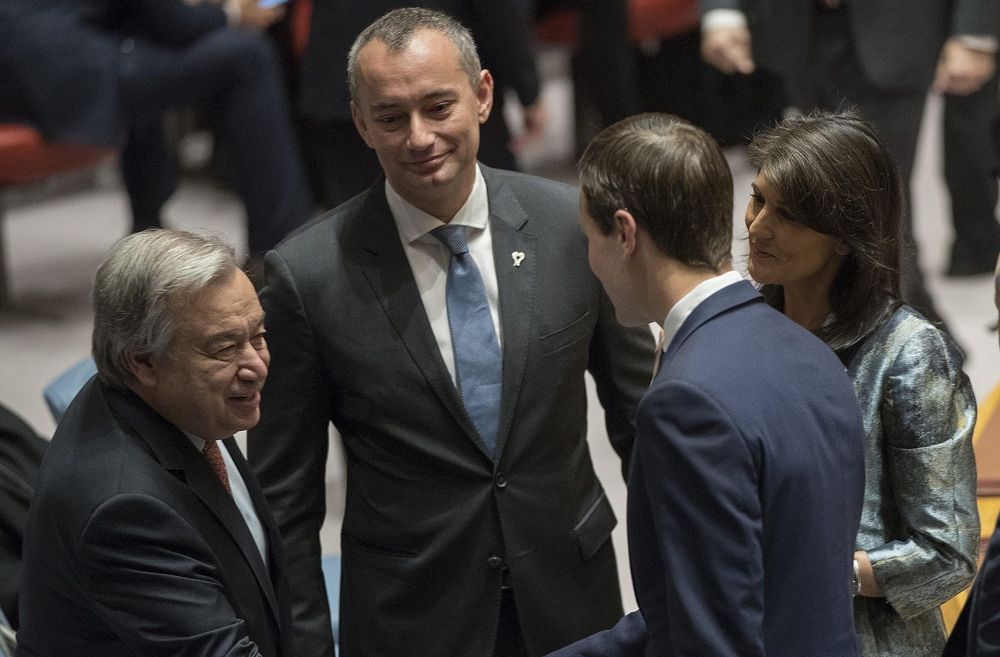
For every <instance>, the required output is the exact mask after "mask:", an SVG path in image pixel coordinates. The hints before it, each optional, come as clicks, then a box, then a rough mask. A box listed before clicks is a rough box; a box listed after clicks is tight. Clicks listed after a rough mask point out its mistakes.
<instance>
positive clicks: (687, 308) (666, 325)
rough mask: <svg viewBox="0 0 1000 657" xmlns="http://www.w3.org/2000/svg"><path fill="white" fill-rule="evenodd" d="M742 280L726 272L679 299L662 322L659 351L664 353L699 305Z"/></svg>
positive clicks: (736, 273)
mask: <svg viewBox="0 0 1000 657" xmlns="http://www.w3.org/2000/svg"><path fill="white" fill-rule="evenodd" d="M742 280H743V277H742V276H740V274H739V272H736V271H727V272H726V273H725V274H720V275H719V276H713V277H712V278H709V279H708V280H704V281H702V282H701V283H698V284H697V285H695V286H694V289H693V290H691V291H690V292H688V293H687V294H685V295H684V296H683V297H681V300H680V301H678V302H677V303H675V304H674V307H673V308H671V309H670V311H669V312H668V313H667V317H666V319H664V320H663V336H664V338H663V346H662V347H661V349H662V350H663V352H664V353H666V351H667V348H668V347H669V346H670V343H671V342H672V341H673V339H674V337H675V336H676V335H677V331H679V330H680V328H681V325H682V324H684V320H686V319H687V318H688V316H689V315H690V314H691V313H692V312H693V311H694V309H695V308H697V307H698V306H699V305H701V302H702V301H704V300H705V299H707V298H709V297H710V296H712V295H713V294H715V293H716V292H718V291H719V290H721V289H722V288H724V287H729V286H730V285H733V284H734V283H739V282H740V281H742Z"/></svg>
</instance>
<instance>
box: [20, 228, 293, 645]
mask: <svg viewBox="0 0 1000 657" xmlns="http://www.w3.org/2000/svg"><path fill="white" fill-rule="evenodd" d="M93 353H94V359H95V361H96V362H97V370H98V374H97V376H95V377H94V378H93V379H91V381H89V382H88V383H87V384H86V385H85V386H84V388H83V390H82V391H81V392H80V394H79V395H78V396H77V398H76V399H75V400H74V401H73V403H72V404H71V405H70V407H69V409H68V410H67V412H66V414H65V416H64V417H63V419H62V422H61V423H60V425H59V428H58V430H57V431H56V434H55V437H54V438H53V439H52V444H51V446H50V447H49V450H48V454H47V457H46V459H45V462H44V463H43V465H42V468H41V471H40V473H39V478H38V482H37V488H36V496H35V498H34V501H33V503H32V507H31V511H30V514H29V517H28V523H27V530H26V535H25V544H24V555H25V559H24V569H23V577H22V581H21V629H20V631H19V634H18V642H19V646H18V654H19V655H24V656H36V655H38V656H41V655H59V656H60V657H71V656H74V655H81V656H82V655H88V656H90V655H95V654H97V655H104V656H106V657H107V656H113V655H144V656H146V657H150V656H155V655H198V656H199V657H207V656H209V655H212V656H219V657H221V656H222V655H226V656H227V657H235V656H237V655H241V656H242V655H246V656H251V655H267V656H268V657H271V656H272V655H275V656H280V655H288V654H289V652H288V650H287V647H286V645H287V644H286V641H287V613H286V610H287V605H286V604H285V595H286V590H285V588H286V587H285V584H284V579H283V573H282V562H283V556H282V554H281V541H280V539H279V537H278V534H277V530H276V528H275V524H274V521H273V519H272V517H271V514H270V513H269V512H268V510H267V507H266V505H265V503H264V497H263V493H262V492H261V490H260V488H259V486H258V485H257V483H256V481H255V479H254V477H253V475H252V473H251V472H250V470H249V468H248V466H247V464H246V461H245V460H244V459H243V456H242V455H241V454H240V452H239V449H238V448H237V447H236V444H235V442H234V440H233V438H232V435H233V433H234V432H237V431H241V430H244V429H248V428H250V427H252V426H254V425H255V424H257V421H258V420H259V418H260V410H259V404H260V391H261V388H262V387H263V385H264V380H265V378H266V377H267V367H268V363H269V361H270V356H269V354H268V351H267V345H266V343H265V341H264V312H263V310H262V309H261V307H260V304H259V303H258V301H257V295H256V294H255V292H254V288H253V286H252V285H251V284H250V281H249V280H248V279H247V277H246V275H245V274H244V273H243V272H242V271H240V269H239V267H238V265H237V262H236V259H235V256H234V253H233V251H232V249H230V248H229V247H228V246H226V245H225V244H223V243H222V242H220V241H219V240H218V239H216V238H214V237H205V236H200V235H196V234H192V233H186V232H179V231H169V230H149V231H144V232H142V233H137V234H134V235H130V236H128V237H125V238H123V239H121V240H119V241H118V242H117V243H116V244H115V245H114V246H113V247H112V248H111V253H110V255H109V256H108V258H107V259H106V260H105V261H104V263H103V264H102V265H101V267H100V269H99V270H98V272H97V279H96V281H95V285H94V333H93ZM220 445H221V447H222V448H221V449H220Z"/></svg>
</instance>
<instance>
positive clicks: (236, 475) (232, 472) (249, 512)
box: [184, 431, 270, 567]
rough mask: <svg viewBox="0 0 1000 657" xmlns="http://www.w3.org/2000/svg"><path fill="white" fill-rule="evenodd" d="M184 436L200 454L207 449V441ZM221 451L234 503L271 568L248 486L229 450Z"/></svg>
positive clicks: (262, 529)
mask: <svg viewBox="0 0 1000 657" xmlns="http://www.w3.org/2000/svg"><path fill="white" fill-rule="evenodd" d="M184 435H185V436H187V437H188V440H190V441H191V444H192V445H194V446H195V448H196V449H197V450H198V453H199V454H200V453H201V450H203V449H205V441H204V440H203V439H202V438H199V437H198V436H195V435H194V434H190V433H187V432H186V431H185V432H184ZM219 451H220V452H222V460H223V462H224V463H225V464H226V476H227V477H229V489H230V490H231V491H232V492H233V501H234V502H236V508H237V509H239V510H240V515H242V516H243V521H244V522H246V524H247V528H248V529H249V530H250V535H251V536H253V542H254V543H256V544H257V549H258V550H260V558H261V559H263V560H264V565H265V566H268V567H270V564H268V562H267V536H266V535H265V534H264V526H263V525H262V524H260V518H259V517H257V510H256V509H254V506H253V500H252V499H250V491H249V490H248V489H247V484H246V482H245V481H243V477H242V475H240V471H239V469H237V467H236V464H235V463H233V457H231V456H230V455H229V450H228V449H226V447H225V445H222V444H221V443H220V444H219Z"/></svg>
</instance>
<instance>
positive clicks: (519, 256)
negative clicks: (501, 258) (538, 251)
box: [510, 251, 524, 267]
mask: <svg viewBox="0 0 1000 657" xmlns="http://www.w3.org/2000/svg"><path fill="white" fill-rule="evenodd" d="M510 257H511V258H513V259H514V266H515V267H520V266H521V261H522V260H524V253H523V252H521V251H514V252H513V253H511V254H510Z"/></svg>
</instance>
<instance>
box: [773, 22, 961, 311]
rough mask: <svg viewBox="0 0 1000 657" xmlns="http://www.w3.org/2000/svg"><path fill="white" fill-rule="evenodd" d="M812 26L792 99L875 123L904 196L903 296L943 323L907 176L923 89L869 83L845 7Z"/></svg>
mask: <svg viewBox="0 0 1000 657" xmlns="http://www.w3.org/2000/svg"><path fill="white" fill-rule="evenodd" d="M815 30H816V34H815V39H814V40H813V44H814V48H813V53H812V56H811V60H812V61H811V62H810V64H811V66H809V67H808V69H807V70H808V71H809V73H808V79H807V80H793V81H790V82H791V84H790V94H791V99H792V102H793V104H795V105H797V106H798V107H800V108H801V109H803V110H808V109H811V108H823V109H828V110H839V109H847V108H849V107H854V108H855V109H857V110H858V111H859V112H860V113H861V115H862V116H864V118H865V119H867V120H868V121H869V122H870V123H871V124H872V125H873V126H874V127H875V130H876V131H877V132H878V134H879V136H880V137H881V139H882V142H883V143H884V144H885V147H886V148H887V149H888V150H889V152H890V153H892V155H893V158H894V159H895V161H896V166H897V167H898V169H899V175H900V177H901V178H902V182H903V191H904V198H905V199H906V208H907V209H906V210H905V211H904V216H903V226H902V231H901V232H902V235H901V242H900V245H901V249H900V264H899V274H900V288H901V292H902V297H903V300H904V301H906V303H908V304H910V305H911V306H913V307H914V308H916V309H917V311H919V312H920V313H921V314H922V315H924V317H926V318H927V319H928V320H930V321H932V322H935V323H937V324H938V325H940V326H943V325H944V323H943V321H942V319H941V317H940V315H938V312H937V309H936V308H935V307H934V301H933V300H932V299H931V296H930V294H929V293H928V292H927V287H926V285H925V283H924V276H923V273H922V272H921V270H920V264H919V255H918V253H917V245H916V243H915V242H914V240H913V230H912V223H913V222H912V217H911V214H910V211H909V208H910V202H909V199H910V176H911V175H912V173H913V162H914V159H915V157H916V151H917V138H918V136H919V134H920V122H921V119H922V118H923V112H924V105H925V102H926V97H927V89H926V88H920V89H909V90H901V91H886V90H884V89H880V88H878V87H876V86H875V85H873V84H872V83H870V82H869V81H868V80H867V79H866V78H865V73H864V71H863V69H862V68H861V64H860V63H859V62H858V59H857V53H856V52H855V49H854V43H853V39H852V38H851V31H850V25H849V24H848V20H847V10H846V9H845V8H844V7H841V8H840V9H836V10H832V11H831V10H822V9H820V10H817V15H816V22H815ZM929 83H930V80H928V84H929Z"/></svg>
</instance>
